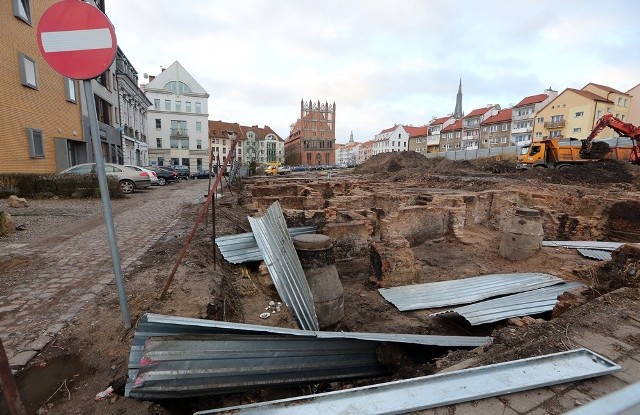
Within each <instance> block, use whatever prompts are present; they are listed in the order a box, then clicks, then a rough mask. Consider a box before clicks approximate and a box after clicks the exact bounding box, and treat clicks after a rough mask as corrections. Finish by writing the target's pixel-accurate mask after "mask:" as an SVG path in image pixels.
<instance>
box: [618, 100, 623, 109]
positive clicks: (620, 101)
mask: <svg viewBox="0 0 640 415" xmlns="http://www.w3.org/2000/svg"><path fill="white" fill-rule="evenodd" d="M618 106H619V107H621V106H622V98H618Z"/></svg>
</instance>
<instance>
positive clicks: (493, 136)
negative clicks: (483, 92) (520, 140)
mask: <svg viewBox="0 0 640 415" xmlns="http://www.w3.org/2000/svg"><path fill="white" fill-rule="evenodd" d="M510 135H511V109H510V108H508V109H503V110H500V111H498V113H497V114H496V115H492V116H491V117H489V118H487V119H486V120H484V121H482V122H481V123H480V142H481V143H480V148H494V147H508V146H509V145H510V143H509V136H510Z"/></svg>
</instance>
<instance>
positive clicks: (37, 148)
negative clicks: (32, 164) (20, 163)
mask: <svg viewBox="0 0 640 415" xmlns="http://www.w3.org/2000/svg"><path fill="white" fill-rule="evenodd" d="M27 140H29V157H31V158H44V138H43V136H42V130H36V129H35V128H27Z"/></svg>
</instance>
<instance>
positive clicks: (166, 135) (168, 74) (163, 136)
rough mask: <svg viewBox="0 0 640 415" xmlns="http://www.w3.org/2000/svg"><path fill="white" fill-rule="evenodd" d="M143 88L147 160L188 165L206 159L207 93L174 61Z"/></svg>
mask: <svg viewBox="0 0 640 415" xmlns="http://www.w3.org/2000/svg"><path fill="white" fill-rule="evenodd" d="M142 90H143V91H144V93H145V95H146V96H147V98H148V99H149V101H150V102H151V107H149V110H148V112H147V132H148V144H149V164H150V165H152V166H155V165H158V166H167V165H168V166H173V165H184V166H188V167H189V168H190V169H191V170H192V171H195V170H197V169H198V166H202V163H204V162H205V160H206V161H207V162H208V160H209V131H208V125H209V124H208V117H209V114H208V99H209V94H208V93H207V91H205V90H204V88H202V86H201V85H200V84H199V83H198V82H197V81H196V80H195V79H194V78H193V77H192V76H191V74H189V72H187V70H186V69H185V68H184V67H183V66H182V65H181V64H180V62H178V61H176V62H174V63H173V64H171V65H170V66H169V67H168V68H166V69H163V70H162V72H161V73H160V74H158V76H155V77H154V76H150V77H149V83H147V84H146V85H142Z"/></svg>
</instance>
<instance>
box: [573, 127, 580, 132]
mask: <svg viewBox="0 0 640 415" xmlns="http://www.w3.org/2000/svg"><path fill="white" fill-rule="evenodd" d="M573 132H574V133H580V132H582V128H574V129H573Z"/></svg>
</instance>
